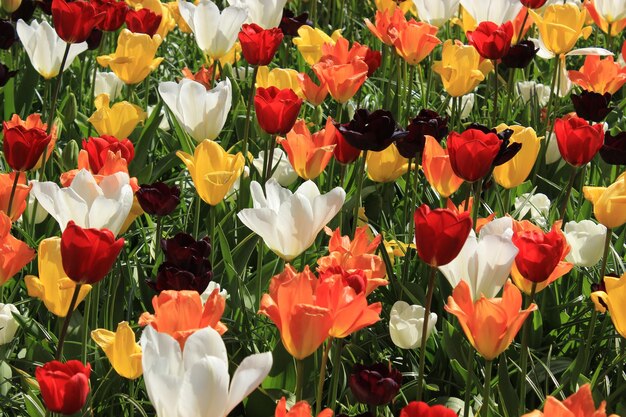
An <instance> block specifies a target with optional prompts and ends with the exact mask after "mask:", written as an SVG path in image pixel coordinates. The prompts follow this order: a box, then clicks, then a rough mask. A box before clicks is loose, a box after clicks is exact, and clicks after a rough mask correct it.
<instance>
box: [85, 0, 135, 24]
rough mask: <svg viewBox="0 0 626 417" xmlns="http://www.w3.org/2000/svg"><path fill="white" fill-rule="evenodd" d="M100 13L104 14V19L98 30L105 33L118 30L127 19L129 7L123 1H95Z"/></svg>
mask: <svg viewBox="0 0 626 417" xmlns="http://www.w3.org/2000/svg"><path fill="white" fill-rule="evenodd" d="M93 1H94V4H95V6H96V10H97V11H98V13H102V14H104V19H103V20H102V22H100V25H98V29H100V30H103V31H105V32H114V31H116V30H118V29H119V28H120V27H121V26H122V25H123V24H124V20H125V19H126V12H128V5H127V4H126V2H124V1H123V0H120V1H118V0H93Z"/></svg>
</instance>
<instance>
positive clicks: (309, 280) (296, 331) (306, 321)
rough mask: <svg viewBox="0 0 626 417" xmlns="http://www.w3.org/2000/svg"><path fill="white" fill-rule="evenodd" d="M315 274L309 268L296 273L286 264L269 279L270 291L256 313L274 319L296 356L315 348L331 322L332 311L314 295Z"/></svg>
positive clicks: (306, 353) (285, 344)
mask: <svg viewBox="0 0 626 417" xmlns="http://www.w3.org/2000/svg"><path fill="white" fill-rule="evenodd" d="M316 284H317V278H315V275H314V274H313V273H312V272H311V271H310V270H309V268H308V266H307V267H306V268H305V269H304V272H301V273H298V272H296V270H295V269H294V268H293V267H292V266H291V265H287V266H286V267H285V270H284V271H283V272H282V273H280V274H279V275H276V276H274V277H273V278H272V280H271V281H270V288H269V294H263V297H262V298H261V308H260V310H259V314H263V315H265V316H267V317H269V319H270V320H272V321H273V322H274V324H275V325H276V327H277V328H278V331H279V332H280V338H281V340H282V342H283V346H285V349H286V350H287V352H289V353H290V354H291V356H293V357H294V358H296V359H304V358H306V357H307V356H309V355H311V354H312V353H313V352H315V351H316V350H317V348H318V347H320V346H321V344H322V343H324V340H326V338H327V337H328V331H329V330H330V328H331V326H332V325H333V322H332V313H331V311H330V309H329V308H328V307H322V306H321V305H319V304H318V303H317V300H316V299H315V294H314V292H315V287H316Z"/></svg>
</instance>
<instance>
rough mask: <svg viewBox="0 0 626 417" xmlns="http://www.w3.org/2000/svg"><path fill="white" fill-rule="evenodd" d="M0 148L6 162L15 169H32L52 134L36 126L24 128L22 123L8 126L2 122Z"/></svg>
mask: <svg viewBox="0 0 626 417" xmlns="http://www.w3.org/2000/svg"><path fill="white" fill-rule="evenodd" d="M2 133H3V135H4V139H3V140H2V150H3V151H4V158H5V159H6V161H7V164H8V165H9V166H10V167H11V168H12V169H14V170H16V171H28V170H30V169H32V168H33V167H34V166H35V164H37V162H38V161H39V158H41V155H42V154H43V153H44V151H45V150H46V149H47V147H48V144H49V143H50V140H52V136H51V135H49V134H47V133H46V131H45V130H44V129H41V128H38V127H32V128H26V127H24V126H23V125H17V126H14V127H10V126H9V125H8V124H7V122H3V129H2Z"/></svg>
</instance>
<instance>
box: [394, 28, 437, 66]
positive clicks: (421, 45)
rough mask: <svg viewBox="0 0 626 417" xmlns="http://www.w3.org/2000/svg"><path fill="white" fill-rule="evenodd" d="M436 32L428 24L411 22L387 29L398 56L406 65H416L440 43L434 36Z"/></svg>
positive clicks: (435, 29)
mask: <svg viewBox="0 0 626 417" xmlns="http://www.w3.org/2000/svg"><path fill="white" fill-rule="evenodd" d="M437 30H438V29H437V27H435V26H433V25H429V24H428V23H425V22H416V21H415V20H411V21H410V22H408V24H407V25H405V26H403V27H401V28H396V27H393V28H391V29H389V32H390V34H391V36H392V38H393V46H394V47H395V48H396V52H397V53H398V55H400V56H401V57H402V59H404V60H405V61H406V62H407V64H409V65H417V64H419V63H420V62H422V60H423V59H424V58H426V57H427V56H428V55H429V54H430V53H431V52H432V51H433V49H434V48H435V46H437V45H439V44H440V43H441V41H440V40H439V39H438V38H437V36H436V35H437Z"/></svg>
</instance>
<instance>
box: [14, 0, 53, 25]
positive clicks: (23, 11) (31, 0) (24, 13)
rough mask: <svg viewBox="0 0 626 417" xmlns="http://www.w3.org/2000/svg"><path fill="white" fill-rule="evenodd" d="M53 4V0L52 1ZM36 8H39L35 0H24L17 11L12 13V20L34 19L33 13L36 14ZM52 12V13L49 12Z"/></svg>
mask: <svg viewBox="0 0 626 417" xmlns="http://www.w3.org/2000/svg"><path fill="white" fill-rule="evenodd" d="M50 4H52V2H51V3H50ZM35 9H37V3H36V2H35V0H22V4H20V7H18V8H17V10H16V11H14V12H13V13H11V20H13V21H14V22H17V21H18V20H20V19H22V20H23V21H25V22H28V21H29V20H30V19H32V17H33V14H35ZM48 14H50V13H48Z"/></svg>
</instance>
